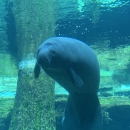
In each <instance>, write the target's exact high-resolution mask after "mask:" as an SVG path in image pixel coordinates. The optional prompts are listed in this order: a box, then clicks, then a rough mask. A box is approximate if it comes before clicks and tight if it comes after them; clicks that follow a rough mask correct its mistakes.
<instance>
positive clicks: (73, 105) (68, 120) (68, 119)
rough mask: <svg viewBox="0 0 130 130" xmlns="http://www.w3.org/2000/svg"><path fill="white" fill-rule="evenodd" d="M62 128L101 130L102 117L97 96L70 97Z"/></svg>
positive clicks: (67, 129)
mask: <svg viewBox="0 0 130 130" xmlns="http://www.w3.org/2000/svg"><path fill="white" fill-rule="evenodd" d="M62 126H63V130H101V127H102V115H101V108H100V103H99V99H98V97H97V95H96V94H91V95H87V94H71V95H69V98H68V102H67V106H66V109H65V112H64V116H63V119H62Z"/></svg>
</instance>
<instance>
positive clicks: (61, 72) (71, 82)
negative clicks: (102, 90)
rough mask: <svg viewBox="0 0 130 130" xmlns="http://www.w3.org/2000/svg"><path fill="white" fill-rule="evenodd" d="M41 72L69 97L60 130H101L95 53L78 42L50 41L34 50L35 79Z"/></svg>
mask: <svg viewBox="0 0 130 130" xmlns="http://www.w3.org/2000/svg"><path fill="white" fill-rule="evenodd" d="M41 68H42V69H43V70H44V71H45V72H46V74H47V75H49V76H50V77H51V78H52V79H54V80H55V81H56V82H58V83H59V84H60V85H61V86H62V87H64V88H65V89H66V90H67V91H68V93H69V96H68V101H67V105H66V108H65V110H64V115H63V118H62V121H61V123H62V128H63V130H100V129H101V127H102V115H101V107H100V103H99V99H98V95H97V93H98V90H99V83H100V69H99V63H98V60H97V57H96V55H95V53H94V51H93V50H92V49H91V48H90V47H89V46H88V45H87V44H86V43H84V42H82V41H79V40H77V39H73V38H69V37H53V38H49V39H47V40H45V41H44V42H43V43H42V44H41V45H40V46H39V48H38V50H37V54H36V64H35V68H34V75H35V78H38V77H39V74H40V70H41Z"/></svg>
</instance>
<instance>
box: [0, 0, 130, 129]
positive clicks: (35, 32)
mask: <svg viewBox="0 0 130 130" xmlns="http://www.w3.org/2000/svg"><path fill="white" fill-rule="evenodd" d="M51 37H70V38H74V39H78V40H80V41H82V42H84V43H86V44H87V45H88V46H90V47H91V48H92V49H93V50H94V52H95V54H96V56H97V58H98V61H99V66H100V85H99V90H98V93H97V95H98V97H99V101H100V104H101V113H102V130H130V1H129V0H0V130H63V128H62V121H63V115H64V110H65V108H66V103H67V100H68V95H69V92H68V91H66V90H65V89H64V88H63V87H62V86H61V85H60V84H58V82H56V81H55V80H53V79H52V78H51V77H49V76H48V75H47V73H46V72H45V71H44V70H43V69H41V72H40V76H39V78H37V79H36V78H34V77H35V76H34V67H35V63H36V52H37V49H38V47H39V46H40V44H41V43H42V42H44V41H45V40H46V39H49V38H51ZM74 46H75V45H74ZM81 51H82V50H81ZM59 64H60V63H59ZM72 73H73V72H72ZM78 78H79V77H78ZM90 82H91V81H90ZM74 125H75V124H74ZM65 130H69V129H65ZM77 130H86V129H80V128H79V129H77ZM94 130H95V129H94Z"/></svg>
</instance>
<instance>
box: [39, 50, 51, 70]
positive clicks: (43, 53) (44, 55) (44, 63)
mask: <svg viewBox="0 0 130 130" xmlns="http://www.w3.org/2000/svg"><path fill="white" fill-rule="evenodd" d="M37 62H38V64H39V65H40V66H41V67H43V68H46V67H48V66H49V65H50V56H49V52H48V50H45V49H42V50H40V51H38V53H37Z"/></svg>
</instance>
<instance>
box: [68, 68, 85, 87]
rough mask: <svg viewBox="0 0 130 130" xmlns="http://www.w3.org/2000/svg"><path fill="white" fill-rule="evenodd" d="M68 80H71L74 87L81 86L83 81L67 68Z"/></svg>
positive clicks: (71, 69)
mask: <svg viewBox="0 0 130 130" xmlns="http://www.w3.org/2000/svg"><path fill="white" fill-rule="evenodd" d="M68 72H69V75H70V78H71V80H72V83H73V85H74V86H76V87H80V86H82V85H83V80H82V79H81V77H80V76H79V75H78V74H77V73H76V72H75V71H74V69H73V68H69V70H68Z"/></svg>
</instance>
